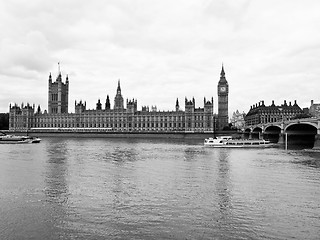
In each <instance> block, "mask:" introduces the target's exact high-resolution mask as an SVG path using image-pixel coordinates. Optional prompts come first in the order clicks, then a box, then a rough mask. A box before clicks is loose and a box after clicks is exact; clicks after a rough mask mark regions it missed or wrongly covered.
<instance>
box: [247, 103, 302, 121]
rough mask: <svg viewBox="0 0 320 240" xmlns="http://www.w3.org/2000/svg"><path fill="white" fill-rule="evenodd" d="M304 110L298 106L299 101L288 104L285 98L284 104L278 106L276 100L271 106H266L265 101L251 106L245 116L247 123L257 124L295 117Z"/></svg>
mask: <svg viewBox="0 0 320 240" xmlns="http://www.w3.org/2000/svg"><path fill="white" fill-rule="evenodd" d="M303 113H304V112H303V110H302V109H301V108H300V107H299V106H298V104H297V101H296V100H295V101H294V104H291V102H289V104H287V101H286V100H284V102H283V104H281V105H279V106H276V105H275V104H274V101H272V104H271V105H270V106H266V105H265V104H264V101H260V102H259V104H255V105H253V106H251V107H250V110H249V112H248V113H247V114H246V116H245V117H244V120H245V125H246V126H250V125H257V124H260V123H262V124H264V123H272V122H280V121H288V120H291V119H294V118H295V117H296V116H297V115H299V114H303Z"/></svg>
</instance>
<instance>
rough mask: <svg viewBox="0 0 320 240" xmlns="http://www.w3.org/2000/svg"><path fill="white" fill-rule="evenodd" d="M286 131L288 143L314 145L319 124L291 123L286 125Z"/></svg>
mask: <svg viewBox="0 0 320 240" xmlns="http://www.w3.org/2000/svg"><path fill="white" fill-rule="evenodd" d="M284 133H285V134H287V136H288V143H290V144H291V145H300V146H305V147H313V145H314V143H315V136H316V135H317V126H315V124H312V123H308V122H304V123H291V124H289V125H288V126H286V127H285V129H284Z"/></svg>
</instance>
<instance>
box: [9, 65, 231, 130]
mask: <svg viewBox="0 0 320 240" xmlns="http://www.w3.org/2000/svg"><path fill="white" fill-rule="evenodd" d="M48 82H49V89H48V111H44V112H42V111H41V109H40V106H38V107H37V109H36V108H35V106H34V105H32V106H31V105H30V104H26V105H21V106H18V105H17V104H14V105H11V104H10V112H9V129H10V130H13V131H16V130H38V131H89V132H94V131H111V132H146V133H153V132H154V133H157V132H160V133H161V132H173V133H174V132H177V133H185V132H186V133H205V132H214V131H216V130H221V129H222V127H224V126H225V125H227V124H228V122H227V121H226V119H228V113H227V109H228V90H229V86H228V83H227V81H226V79H225V72H224V69H223V67H222V70H221V76H220V81H219V83H218V94H219V105H218V112H219V113H221V114H222V115H221V116H219V114H218V115H216V114H214V112H213V97H211V99H210V100H208V99H206V98H204V100H203V107H196V102H195V99H194V98H192V99H187V98H185V100H184V110H182V109H181V106H180V102H179V100H178V99H177V100H176V102H175V109H174V110H173V111H158V110H157V108H156V107H153V106H152V107H151V108H149V107H148V106H143V107H142V109H141V110H138V109H137V99H130V100H129V99H127V100H126V102H124V99H123V96H122V92H121V86H120V80H119V81H118V86H117V90H116V96H115V98H114V105H113V108H111V103H110V98H109V95H107V97H106V100H105V103H104V104H103V103H101V101H100V99H99V100H98V102H97V103H96V108H95V109H91V110H90V109H87V106H86V102H83V101H75V103H74V106H75V112H74V113H68V94H69V79H68V76H67V77H66V80H65V82H63V80H62V75H61V72H60V71H59V74H58V77H57V78H56V81H55V82H53V81H52V76H51V74H50V75H49V81H48Z"/></svg>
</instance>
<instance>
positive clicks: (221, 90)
mask: <svg viewBox="0 0 320 240" xmlns="http://www.w3.org/2000/svg"><path fill="white" fill-rule="evenodd" d="M228 94H229V85H228V82H227V80H226V77H225V72H224V69H223V65H222V69H221V73H220V80H219V83H218V129H219V130H222V129H223V128H224V127H226V126H228Z"/></svg>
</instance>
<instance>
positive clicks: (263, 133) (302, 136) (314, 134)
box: [243, 118, 320, 149]
mask: <svg viewBox="0 0 320 240" xmlns="http://www.w3.org/2000/svg"><path fill="white" fill-rule="evenodd" d="M243 134H244V137H245V138H264V139H266V140H270V141H272V142H278V143H280V144H284V143H285V142H287V143H288V144H296V145H299V144H302V145H312V146H313V149H320V118H301V119H294V120H287V121H280V122H270V123H260V124H257V125H250V126H245V128H244V133H243Z"/></svg>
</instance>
